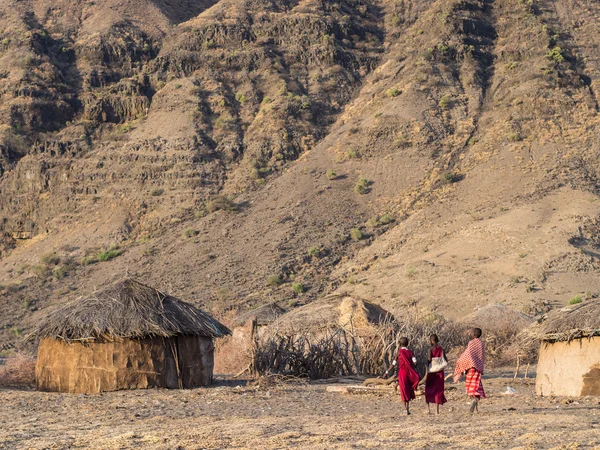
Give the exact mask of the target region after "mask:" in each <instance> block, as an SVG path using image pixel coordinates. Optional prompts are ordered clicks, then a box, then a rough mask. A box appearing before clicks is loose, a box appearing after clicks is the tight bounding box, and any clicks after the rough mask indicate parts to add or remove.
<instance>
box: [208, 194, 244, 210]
mask: <svg viewBox="0 0 600 450" xmlns="http://www.w3.org/2000/svg"><path fill="white" fill-rule="evenodd" d="M206 211H208V212H209V213H214V212H215V211H227V212H236V211H237V206H236V204H235V203H234V201H233V200H232V199H231V198H229V197H227V196H225V195H219V196H217V197H215V198H213V199H212V200H210V201H208V202H207V203H206Z"/></svg>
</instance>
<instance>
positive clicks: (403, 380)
mask: <svg viewBox="0 0 600 450" xmlns="http://www.w3.org/2000/svg"><path fill="white" fill-rule="evenodd" d="M413 357H414V354H413V352H412V351H411V350H408V349H407V348H401V349H400V351H399V352H398V388H399V390H400V397H401V398H402V401H404V402H408V401H410V400H414V399H415V389H416V388H417V386H418V385H419V381H420V379H419V374H418V373H417V371H416V370H415V368H414V367H413V363H412V359H413Z"/></svg>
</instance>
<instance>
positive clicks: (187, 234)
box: [183, 228, 200, 238]
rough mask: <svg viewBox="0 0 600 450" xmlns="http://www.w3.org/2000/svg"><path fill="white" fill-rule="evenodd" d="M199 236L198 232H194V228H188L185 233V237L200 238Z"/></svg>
mask: <svg viewBox="0 0 600 450" xmlns="http://www.w3.org/2000/svg"><path fill="white" fill-rule="evenodd" d="M199 234H200V232H199V231H198V230H194V229H193V228H186V230H185V231H184V232H183V237H185V238H192V237H194V236H198V235H199Z"/></svg>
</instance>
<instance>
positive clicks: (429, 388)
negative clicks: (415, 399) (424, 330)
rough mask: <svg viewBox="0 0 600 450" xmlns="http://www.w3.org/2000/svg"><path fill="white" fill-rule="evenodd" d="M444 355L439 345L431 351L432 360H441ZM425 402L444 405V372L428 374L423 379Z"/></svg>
mask: <svg viewBox="0 0 600 450" xmlns="http://www.w3.org/2000/svg"><path fill="white" fill-rule="evenodd" d="M443 354H444V351H443V350H442V347H441V346H440V345H438V346H436V347H435V348H434V349H433V350H431V357H432V358H441V357H442V355H443ZM425 401H426V402H427V403H437V404H438V405H443V404H444V403H446V396H445V395H444V371H443V370H440V371H439V372H434V373H428V374H427V378H426V379H425Z"/></svg>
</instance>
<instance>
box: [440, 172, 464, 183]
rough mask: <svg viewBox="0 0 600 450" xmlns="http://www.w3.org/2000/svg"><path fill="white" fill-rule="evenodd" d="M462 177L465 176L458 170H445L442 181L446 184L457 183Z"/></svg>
mask: <svg viewBox="0 0 600 450" xmlns="http://www.w3.org/2000/svg"><path fill="white" fill-rule="evenodd" d="M464 177H465V176H464V175H463V174H461V173H458V172H446V174H445V175H444V181H445V182H446V183H448V184H452V183H458V182H459V181H461V180H462V179H463V178H464Z"/></svg>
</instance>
